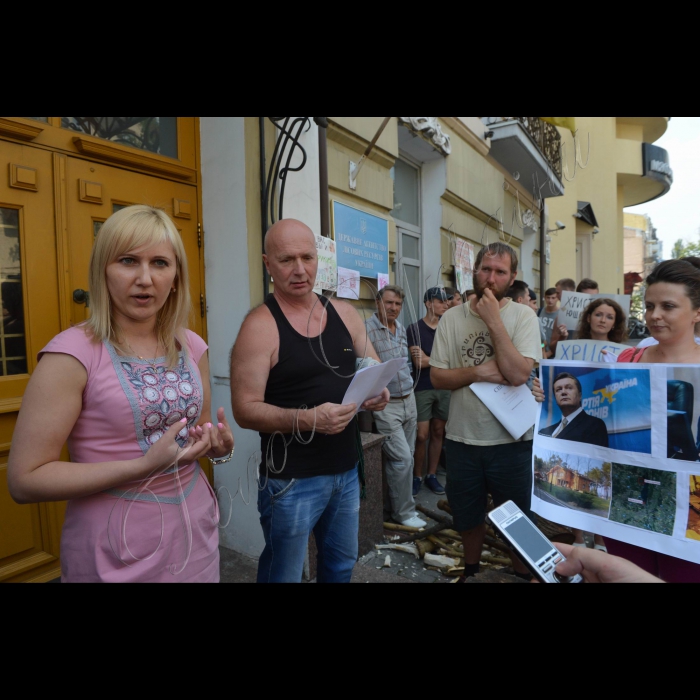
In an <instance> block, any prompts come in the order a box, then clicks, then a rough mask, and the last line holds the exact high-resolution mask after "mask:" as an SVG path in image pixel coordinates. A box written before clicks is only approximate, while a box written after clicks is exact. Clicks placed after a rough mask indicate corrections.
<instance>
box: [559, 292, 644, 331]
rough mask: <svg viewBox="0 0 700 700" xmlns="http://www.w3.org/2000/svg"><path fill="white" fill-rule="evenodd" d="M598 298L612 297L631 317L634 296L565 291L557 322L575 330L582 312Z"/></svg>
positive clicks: (627, 315) (570, 329) (626, 314)
mask: <svg viewBox="0 0 700 700" xmlns="http://www.w3.org/2000/svg"><path fill="white" fill-rule="evenodd" d="M596 299H610V300H612V301H615V302H617V303H618V304H619V305H620V306H621V307H622V310H623V311H624V312H625V316H626V317H627V318H628V319H629V317H630V308H631V304H632V297H629V296H624V295H621V294H595V295H593V294H578V293H577V292H563V293H562V295H561V308H560V309H559V318H558V319H557V323H558V324H559V325H560V326H566V327H567V329H568V330H569V331H575V330H576V329H577V328H578V324H579V321H580V320H581V314H582V313H583V312H584V311H585V310H586V309H587V308H588V307H589V306H590V304H591V302H592V301H595V300H596Z"/></svg>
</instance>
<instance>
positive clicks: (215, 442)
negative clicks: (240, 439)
mask: <svg viewBox="0 0 700 700" xmlns="http://www.w3.org/2000/svg"><path fill="white" fill-rule="evenodd" d="M217 418H218V420H219V422H218V423H217V424H216V425H213V424H212V423H207V424H206V425H203V426H198V427H196V428H192V430H190V437H193V438H199V439H201V438H202V437H203V436H204V433H205V431H209V435H210V439H211V448H210V449H209V452H207V454H206V455H205V456H206V457H207V458H208V459H221V458H222V457H228V456H229V455H230V454H231V452H232V451H233V448H234V445H235V442H234V438H233V431H232V430H231V426H230V425H229V424H228V421H227V420H226V411H225V410H224V409H223V408H220V409H219V410H218V412H217Z"/></svg>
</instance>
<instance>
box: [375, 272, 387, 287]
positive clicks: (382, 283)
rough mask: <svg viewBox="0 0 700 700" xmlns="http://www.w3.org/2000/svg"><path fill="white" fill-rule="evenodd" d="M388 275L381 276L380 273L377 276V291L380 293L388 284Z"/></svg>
mask: <svg viewBox="0 0 700 700" xmlns="http://www.w3.org/2000/svg"><path fill="white" fill-rule="evenodd" d="M389 282H390V280H389V275H383V274H382V273H381V272H380V273H379V274H378V275H377V291H378V292H381V291H382V289H384V287H386V286H387V285H388V284H389Z"/></svg>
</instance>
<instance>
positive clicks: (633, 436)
mask: <svg viewBox="0 0 700 700" xmlns="http://www.w3.org/2000/svg"><path fill="white" fill-rule="evenodd" d="M566 375H571V377H573V378H574V379H575V380H577V381H578V382H579V383H580V385H581V396H580V397H578V398H574V399H572V398H571V397H569V398H568V399H564V400H563V401H562V399H561V397H559V396H557V386H556V385H557V384H559V382H557V378H558V377H560V376H566ZM562 383H563V384H566V381H565V380H562ZM574 384H575V382H574ZM542 385H543V387H545V389H546V393H545V403H544V406H543V407H542V415H541V422H540V435H544V436H547V435H548V434H549V436H550V437H551V436H554V435H557V433H559V434H560V435H563V436H564V438H563V439H567V436H568V435H570V434H571V432H572V431H573V430H575V429H576V428H577V427H578V426H579V425H581V430H580V433H581V435H580V436H578V437H577V438H576V439H577V441H578V442H582V443H588V442H589V440H590V441H591V442H590V443H589V444H596V445H598V446H600V447H609V448H610V449H612V450H621V451H626V452H638V453H641V454H651V415H652V411H651V375H650V373H649V370H645V369H639V370H637V369H627V368H625V369H616V368H613V367H610V368H606V369H601V368H595V367H590V366H587V367H578V366H573V367H572V366H571V365H558V366H557V365H554V366H550V367H542ZM574 389H575V390H576V392H578V387H574ZM567 400H568V401H569V403H570V402H571V401H572V400H573V401H575V402H576V403H575V404H574V407H575V408H577V409H578V408H580V409H582V412H581V413H580V414H579V415H577V416H576V418H575V419H574V421H573V422H571V425H570V426H565V428H566V430H567V432H564V429H562V430H561V432H559V430H558V426H560V425H561V423H562V419H563V415H562V410H561V408H560V405H559V404H560V403H564V402H565V401H567ZM569 410H570V409H569ZM567 422H569V421H567ZM606 430H607V441H608V444H607V445H606V444H605V435H604V433H605V431H606ZM598 433H601V434H602V438H600V436H599V435H598ZM594 436H595V438H594ZM594 440H595V441H594Z"/></svg>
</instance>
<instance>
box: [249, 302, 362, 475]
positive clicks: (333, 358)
mask: <svg viewBox="0 0 700 700" xmlns="http://www.w3.org/2000/svg"><path fill="white" fill-rule="evenodd" d="M319 299H320V300H321V303H323V304H324V306H325V307H326V310H327V323H326V329H325V331H324V332H323V334H322V335H321V336H318V337H316V338H311V339H309V338H307V337H306V336H303V335H301V334H300V333H297V331H295V330H294V328H293V327H292V324H291V323H289V321H288V320H287V317H286V316H285V315H284V313H283V312H282V309H281V308H280V306H279V304H278V303H277V300H276V299H275V297H274V295H272V294H271V295H270V296H269V297H268V298H267V300H266V301H265V305H266V306H267V308H268V309H270V312H271V313H272V315H273V317H274V319H275V321H276V322H277V329H278V331H279V336H280V350H279V362H278V363H277V365H275V367H274V369H273V370H272V371H271V372H270V378H269V380H268V382H267V388H266V390H265V403H266V404H269V405H270V406H277V407H278V408H300V407H301V406H307V407H308V408H315V407H316V406H322V405H323V404H325V403H334V404H342V402H343V398H345V393H346V392H347V390H348V387H349V386H350V383H351V382H352V376H353V374H354V372H355V350H354V346H353V342H352V336H351V335H350V332H349V331H348V329H347V328H346V326H345V324H344V323H343V321H342V320H341V318H340V316H339V315H338V312H337V311H336V310H335V309H334V308H333V304H331V303H330V302H329V301H328V299H326V298H325V297H319ZM321 342H323V348H321ZM324 356H325V357H324ZM326 360H327V361H328V362H327V363H326ZM328 365H331V366H332V367H333V368H334V370H335V371H333V370H331V369H330V367H329V366H328ZM338 375H341V376H338ZM345 377H347V379H346V378H345ZM356 430H357V428H356V426H355V421H354V420H353V421H351V422H350V425H348V427H347V428H346V429H345V431H344V432H343V433H341V434H340V435H320V434H318V433H316V435H315V436H314V438H313V440H311V443H310V444H308V445H302V444H301V443H300V442H299V441H298V440H297V439H296V438H293V437H292V436H291V435H285V436H284V438H283V437H282V436H281V435H277V436H275V438H274V441H273V445H272V448H271V450H270V453H269V454H270V455H271V459H272V460H274V462H273V469H270V468H269V467H270V459H268V460H267V461H266V455H268V444H269V442H270V438H271V436H270V435H264V434H262V433H261V434H260V437H261V438H262V454H263V459H262V462H263V465H262V469H261V473H262V474H267V476H269V478H271V479H304V478H309V477H314V476H331V475H335V474H344V473H345V472H348V471H350V470H351V469H354V468H355V466H356V465H357V462H358V454H357V443H356ZM310 438H311V433H304V434H302V435H301V439H302V440H303V441H304V442H308V441H309V440H310ZM285 443H287V448H286V465H285V467H284V470H283V471H282V473H281V474H277V473H276V472H278V471H279V470H280V469H282V465H283V464H285Z"/></svg>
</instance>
